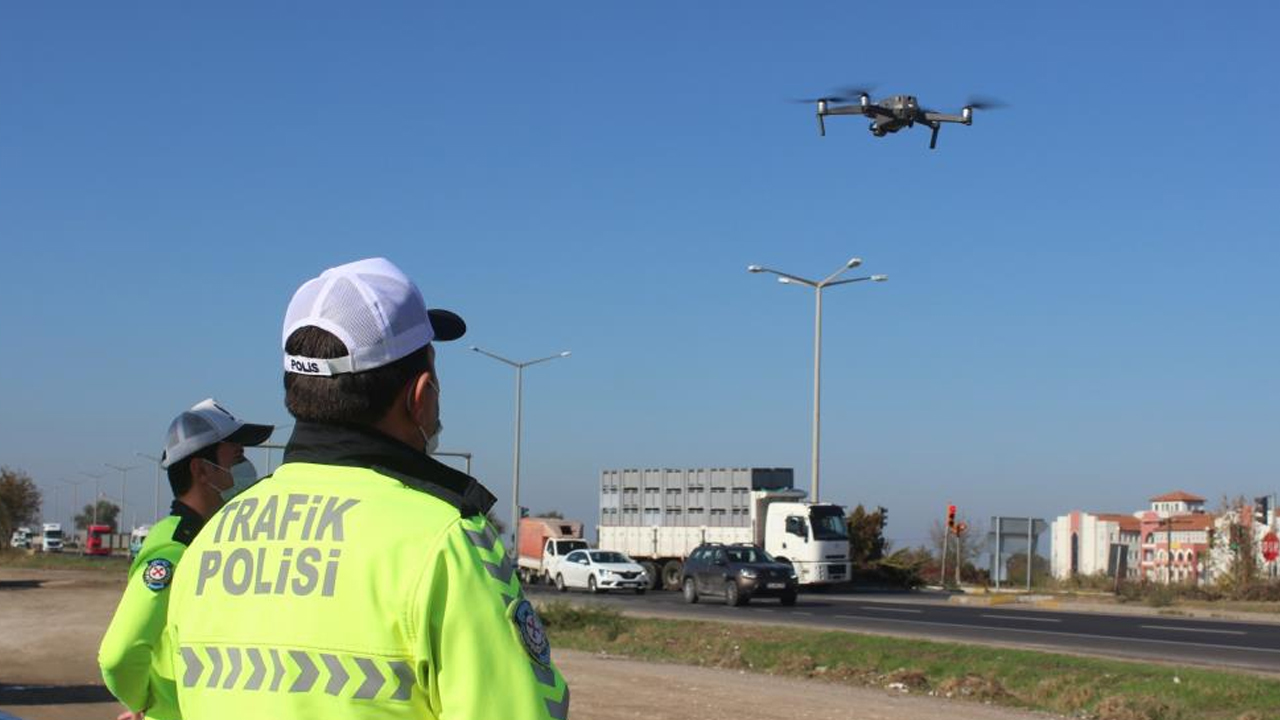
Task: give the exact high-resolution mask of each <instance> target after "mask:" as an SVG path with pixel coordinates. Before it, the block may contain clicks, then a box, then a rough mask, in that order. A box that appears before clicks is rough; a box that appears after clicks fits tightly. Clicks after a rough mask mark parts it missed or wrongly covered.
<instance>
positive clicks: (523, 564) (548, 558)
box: [516, 517, 588, 585]
mask: <svg viewBox="0 0 1280 720" xmlns="http://www.w3.org/2000/svg"><path fill="white" fill-rule="evenodd" d="M517 545H518V546H519V547H518V557H517V559H516V567H517V568H518V572H519V573H520V581H521V582H523V583H524V584H526V585H534V584H538V583H543V584H550V583H551V580H552V578H554V577H555V576H556V566H557V565H558V564H559V563H560V561H561V560H563V559H564V556H565V555H568V554H569V553H571V552H573V551H574V550H586V549H587V547H588V545H587V541H586V540H585V539H583V537H582V523H580V522H578V521H576V520H565V519H563V518H542V517H527V518H520V530H519V533H518V534H517Z"/></svg>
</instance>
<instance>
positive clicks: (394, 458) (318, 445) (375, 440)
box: [284, 422, 497, 517]
mask: <svg viewBox="0 0 1280 720" xmlns="http://www.w3.org/2000/svg"><path fill="white" fill-rule="evenodd" d="M284 461H285V462H286V463H290V462H299V463H316V464H318V465H341V466H343V467H359V468H366V469H369V470H374V471H376V472H378V473H381V474H383V475H387V476H390V477H394V478H395V479H397V480H399V481H400V482H403V483H404V484H405V485H408V486H409V487H412V488H414V489H415V490H420V491H422V492H425V493H428V494H430V495H433V496H435V497H437V498H439V499H441V500H444V501H445V502H447V503H449V504H450V505H453V506H454V507H456V508H458V511H459V512H461V513H462V514H463V516H464V517H470V516H473V515H483V514H485V513H487V512H489V509H490V508H492V507H493V504H494V503H495V502H497V498H495V497H494V496H493V493H491V492H489V490H488V489H487V488H485V486H483V485H481V484H480V483H479V481H477V480H476V479H475V478H473V477H471V476H470V475H467V474H466V473H464V472H460V471H458V470H454V469H453V468H451V467H449V466H448V465H445V464H444V463H442V462H440V461H438V460H436V459H435V458H432V457H430V456H428V455H426V454H424V453H423V452H422V451H421V450H415V449H413V448H411V447H409V446H408V445H405V444H404V443H402V442H400V441H399V440H395V439H393V438H390V437H388V436H386V435H383V434H382V433H380V432H378V431H376V430H372V429H369V428H363V427H358V426H354V425H329V424H323V423H309V422H299V423H297V424H296V425H294V426H293V435H292V436H291V437H290V438H289V443H288V444H287V445H286V446H285V449H284Z"/></svg>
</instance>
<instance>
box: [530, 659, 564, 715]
mask: <svg viewBox="0 0 1280 720" xmlns="http://www.w3.org/2000/svg"><path fill="white" fill-rule="evenodd" d="M529 666H530V667H531V668H533V676H534V677H535V678H537V679H538V682H539V683H541V684H543V685H545V686H546V687H547V688H548V689H550V690H551V691H552V692H554V691H555V689H556V687H557V685H558V683H557V682H556V671H555V670H554V669H553V668H549V667H545V666H543V665H540V664H539V663H536V662H531V663H529ZM543 701H544V702H546V704H547V712H548V713H549V714H550V715H551V717H553V718H555V719H556V720H565V719H566V718H568V717H569V686H568V685H565V686H564V695H563V696H562V697H561V698H560V700H558V701H557V700H553V699H552V698H549V697H544V698H543Z"/></svg>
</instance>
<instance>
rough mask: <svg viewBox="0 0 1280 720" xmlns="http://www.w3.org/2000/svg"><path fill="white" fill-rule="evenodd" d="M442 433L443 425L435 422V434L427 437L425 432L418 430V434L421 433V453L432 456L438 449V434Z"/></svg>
mask: <svg viewBox="0 0 1280 720" xmlns="http://www.w3.org/2000/svg"><path fill="white" fill-rule="evenodd" d="M443 431H444V423H443V422H440V421H439V420H437V421H436V434H435V435H428V434H427V431H426V430H423V429H422V428H418V432H420V433H422V451H423V452H425V453H426V454H428V455H434V454H435V452H436V450H437V449H438V448H439V447H440V433H441V432H443Z"/></svg>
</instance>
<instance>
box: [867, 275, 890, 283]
mask: <svg viewBox="0 0 1280 720" xmlns="http://www.w3.org/2000/svg"><path fill="white" fill-rule="evenodd" d="M888 279H889V276H888V275H872V276H871V281H872V282H884V281H885V280H888Z"/></svg>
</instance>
